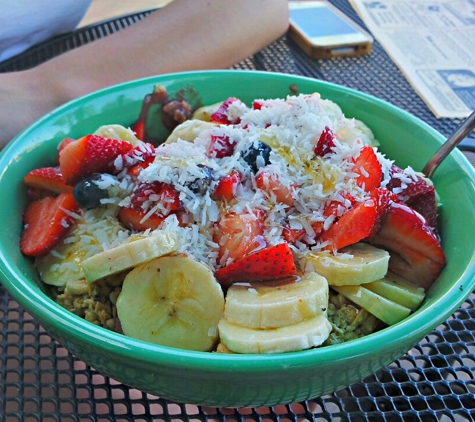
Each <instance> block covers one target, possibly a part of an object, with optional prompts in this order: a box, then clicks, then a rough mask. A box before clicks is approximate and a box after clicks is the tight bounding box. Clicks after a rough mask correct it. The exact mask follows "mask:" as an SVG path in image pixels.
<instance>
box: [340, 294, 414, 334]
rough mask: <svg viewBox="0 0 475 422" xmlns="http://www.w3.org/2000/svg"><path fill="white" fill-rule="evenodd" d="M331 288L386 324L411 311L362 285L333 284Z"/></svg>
mask: <svg viewBox="0 0 475 422" xmlns="http://www.w3.org/2000/svg"><path fill="white" fill-rule="evenodd" d="M333 289H334V290H336V291H337V292H338V293H341V294H342V295H343V296H345V297H346V298H347V299H349V300H351V301H352V302H354V303H356V304H357V305H359V306H361V307H362V308H364V309H366V310H367V311H368V312H369V313H371V314H373V315H374V316H375V317H376V318H379V319H380V320H381V321H383V322H385V323H386V324H388V325H393V324H396V323H397V322H399V321H401V320H403V319H404V318H406V317H407V316H408V315H409V314H410V313H411V310H410V309H409V308H406V307H405V306H402V305H400V304H399V303H396V302H393V301H392V300H389V299H386V298H385V297H383V296H380V295H378V294H376V293H374V292H372V291H371V290H368V289H366V288H365V287H363V286H334V287H333Z"/></svg>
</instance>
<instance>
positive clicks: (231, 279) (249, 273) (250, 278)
mask: <svg viewBox="0 0 475 422" xmlns="http://www.w3.org/2000/svg"><path fill="white" fill-rule="evenodd" d="M296 274H297V268H296V266H295V262H294V257H293V255H292V250H291V249H290V247H289V245H288V244H287V243H280V244H279V245H275V246H269V247H267V248H265V249H260V250H258V251H256V252H253V253H250V254H248V255H246V256H244V257H242V258H240V259H238V260H236V261H234V262H233V263H231V264H229V265H227V266H226V267H223V268H220V269H219V270H217V271H216V272H215V277H216V279H217V280H218V282H219V283H220V284H221V285H222V286H230V285H231V284H233V283H236V282H240V281H241V282H251V283H252V282H259V281H274V280H280V279H283V278H288V277H293V276H295V275H296Z"/></svg>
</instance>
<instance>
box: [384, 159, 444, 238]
mask: <svg viewBox="0 0 475 422" xmlns="http://www.w3.org/2000/svg"><path fill="white" fill-rule="evenodd" d="M402 174H403V170H402V169H401V168H399V167H398V166H396V165H393V166H392V167H391V170H390V177H391V179H390V180H389V182H388V184H387V188H388V189H390V190H391V191H393V192H395V193H396V194H397V196H398V198H399V200H400V201H402V202H405V203H406V204H407V205H409V206H410V207H411V208H412V209H414V210H415V211H417V212H418V213H419V214H421V215H422V216H423V217H424V218H425V219H426V221H427V223H428V224H429V226H430V227H431V228H432V229H433V230H434V231H435V232H437V200H436V195H435V189H434V186H433V185H432V184H429V183H428V182H427V181H426V180H424V179H423V178H422V177H420V176H418V175H417V176H416V179H415V180H414V179H413V178H407V177H402V176H401V175H402ZM401 177H402V178H401ZM403 179H404V182H403Z"/></svg>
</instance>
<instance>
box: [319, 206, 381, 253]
mask: <svg viewBox="0 0 475 422" xmlns="http://www.w3.org/2000/svg"><path fill="white" fill-rule="evenodd" d="M377 218H378V211H377V207H376V201H375V200H374V199H371V198H370V199H366V200H365V201H364V202H360V203H358V204H357V205H355V206H354V207H353V208H351V209H350V210H348V211H347V212H346V213H345V214H343V215H342V216H341V217H340V218H339V219H338V220H337V221H336V222H335V223H333V224H332V225H331V226H330V228H329V229H328V230H326V231H324V232H323V233H322V234H321V235H320V237H319V238H318V241H319V242H329V244H328V245H327V246H325V248H324V249H327V250H330V251H333V250H337V251H338V250H340V249H341V248H344V247H345V246H349V245H353V244H355V243H357V242H359V241H361V240H363V239H365V238H366V237H368V236H369V235H370V234H371V232H372V229H373V227H374V225H375V224H376V222H377Z"/></svg>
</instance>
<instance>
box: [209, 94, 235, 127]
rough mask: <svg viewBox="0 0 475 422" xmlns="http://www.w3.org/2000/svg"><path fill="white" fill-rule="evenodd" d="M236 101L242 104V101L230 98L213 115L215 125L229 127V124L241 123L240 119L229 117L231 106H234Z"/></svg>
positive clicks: (212, 119)
mask: <svg viewBox="0 0 475 422" xmlns="http://www.w3.org/2000/svg"><path fill="white" fill-rule="evenodd" d="M235 101H238V102H239V103H241V104H242V102H241V100H239V99H237V98H236V97H229V98H228V99H227V100H225V101H224V102H223V103H222V104H221V105H220V106H219V108H218V109H217V110H216V111H215V112H214V113H213V114H212V115H211V121H212V122H213V123H220V124H223V125H229V124H236V123H239V120H240V119H236V118H232V117H230V116H229V115H228V110H229V107H230V106H231V104H233V103H234V102H235Z"/></svg>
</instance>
